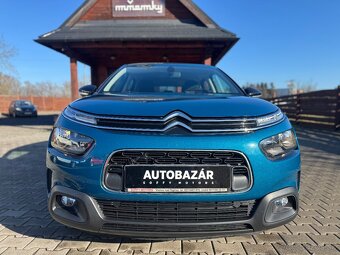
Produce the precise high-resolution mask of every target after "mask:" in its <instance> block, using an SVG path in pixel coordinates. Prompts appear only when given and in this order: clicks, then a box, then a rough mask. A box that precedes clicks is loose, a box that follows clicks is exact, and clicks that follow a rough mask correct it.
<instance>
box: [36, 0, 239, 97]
mask: <svg viewBox="0 0 340 255" xmlns="http://www.w3.org/2000/svg"><path fill="white" fill-rule="evenodd" d="M212 4H218V1H216V3H215V1H213V3H212ZM221 11H223V10H221ZM36 41H37V42H38V43H40V44H42V45H45V46H47V47H49V48H51V49H53V50H56V51H58V52H60V53H62V54H65V55H66V56H68V57H69V58H70V69H71V89H72V98H73V99H75V98H77V97H78V77H77V61H80V62H83V63H85V64H87V65H89V66H90V67H91V80H92V83H93V84H95V85H99V84H100V83H102V82H103V81H104V80H105V79H106V78H107V76H108V75H109V74H111V73H112V72H113V71H114V70H115V69H117V68H118V67H120V66H121V65H123V64H128V63H140V62H179V63H183V62H185V63H204V64H207V65H215V64H217V63H218V61H219V60H220V59H221V58H222V57H223V56H224V55H225V54H226V53H227V52H228V50H230V49H231V48H232V47H233V45H234V44H235V43H236V42H237V41H238V38H237V37H236V35H235V34H233V33H231V32H229V31H226V30H225V29H223V28H221V27H219V26H218V25H217V24H216V23H215V22H214V21H213V20H212V19H211V18H209V17H208V16H207V15H206V14H205V13H204V12H203V11H202V10H201V9H200V8H199V7H198V6H197V5H195V4H194V3H193V2H192V1H191V0H86V1H85V2H84V4H83V5H82V6H81V7H80V8H79V9H78V10H76V12H75V13H74V14H73V15H72V16H71V17H70V18H69V19H67V20H66V21H65V22H64V24H62V25H61V26H60V27H59V28H58V29H56V30H54V31H52V32H49V33H46V34H44V35H42V36H40V37H39V38H38V39H37V40H36Z"/></svg>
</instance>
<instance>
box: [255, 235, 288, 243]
mask: <svg viewBox="0 0 340 255" xmlns="http://www.w3.org/2000/svg"><path fill="white" fill-rule="evenodd" d="M254 238H255V240H256V242H257V243H258V244H271V243H279V244H284V241H283V240H282V238H281V237H280V236H279V235H278V234H259V235H254Z"/></svg>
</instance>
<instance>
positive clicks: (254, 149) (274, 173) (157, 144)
mask: <svg viewBox="0 0 340 255" xmlns="http://www.w3.org/2000/svg"><path fill="white" fill-rule="evenodd" d="M56 126H57V127H63V128H66V129H69V130H71V131H74V132H78V133H80V134H83V135H86V136H89V137H91V138H93V139H94V140H95V145H94V147H93V148H91V150H90V151H89V152H88V153H87V154H86V155H85V156H82V157H74V156H67V155H64V154H63V153H61V152H59V151H57V150H56V149H54V148H52V147H49V148H48V152H47V167H48V168H49V169H51V170H52V171H53V173H54V180H53V181H54V182H53V185H63V186H65V187H68V188H72V189H76V190H79V191H81V192H84V193H86V194H88V195H90V196H92V197H94V198H100V199H110V200H131V201H133V200H137V201H178V202H179V201H228V200H230V201H235V200H248V199H258V198H262V197H264V196H265V195H266V194H268V193H270V192H273V191H277V190H280V189H283V188H286V187H297V186H298V183H297V181H298V180H297V173H298V171H299V170H300V153H299V151H298V150H296V151H294V152H293V153H291V154H289V155H288V156H286V157H285V158H284V159H282V160H277V161H272V160H269V159H268V158H266V156H265V155H264V154H263V153H262V151H261V149H260V148H259V142H260V141H261V140H263V139H265V138H267V137H270V136H273V135H276V134H278V133H281V132H284V131H286V130H289V129H291V128H292V126H291V124H290V123H289V121H288V119H285V120H284V121H283V122H281V123H280V124H278V125H276V126H273V127H269V128H266V129H262V130H258V131H256V132H253V133H248V134H219V135H214V136H212V135H194V136H193V135H155V134H138V133H134V134H132V133H124V132H114V131H110V130H101V129H96V128H92V127H87V126H84V125H81V124H77V123H74V122H72V121H70V120H68V119H66V118H65V117H63V116H60V117H59V119H58V122H57V123H56ZM122 149H181V150H235V151H240V152H243V153H245V155H246V156H247V158H248V160H249V162H250V165H251V167H252V171H253V180H254V183H253V187H252V188H251V189H250V191H248V192H245V193H240V194H233V193H230V194H131V193H125V192H114V191H109V190H106V189H105V188H104V187H103V185H102V174H103V168H104V164H105V162H106V160H107V159H108V157H109V155H110V154H111V153H112V152H114V151H116V150H122ZM91 159H96V160H102V162H103V163H102V164H100V165H98V164H96V165H91Z"/></svg>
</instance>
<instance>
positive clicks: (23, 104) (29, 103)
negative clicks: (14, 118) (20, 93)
mask: <svg viewBox="0 0 340 255" xmlns="http://www.w3.org/2000/svg"><path fill="white" fill-rule="evenodd" d="M15 104H16V106H31V105H32V103H31V102H30V101H16V103H15Z"/></svg>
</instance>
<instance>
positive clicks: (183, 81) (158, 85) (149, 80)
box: [99, 64, 243, 96]
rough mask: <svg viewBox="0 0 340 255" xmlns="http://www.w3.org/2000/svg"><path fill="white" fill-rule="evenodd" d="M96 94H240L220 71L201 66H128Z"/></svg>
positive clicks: (234, 85)
mask: <svg viewBox="0 0 340 255" xmlns="http://www.w3.org/2000/svg"><path fill="white" fill-rule="evenodd" d="M99 93H109V94H110V93H111V94H155V95H159V94H179V95H220V94H223V95H228V96H240V95H243V92H242V91H241V89H240V88H239V87H238V86H237V85H236V84H235V83H234V82H233V81H232V80H231V79H230V78H229V77H228V76H227V75H225V74H224V73H223V72H221V71H220V70H219V69H217V68H214V67H206V66H200V65H166V64H159V65H145V66H143V65H141V66H128V67H125V68H123V69H121V70H120V71H118V73H116V74H115V75H114V76H112V78H111V79H110V80H109V81H108V82H107V83H106V85H104V86H103V87H102V89H101V90H100V92H99Z"/></svg>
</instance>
